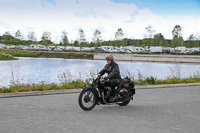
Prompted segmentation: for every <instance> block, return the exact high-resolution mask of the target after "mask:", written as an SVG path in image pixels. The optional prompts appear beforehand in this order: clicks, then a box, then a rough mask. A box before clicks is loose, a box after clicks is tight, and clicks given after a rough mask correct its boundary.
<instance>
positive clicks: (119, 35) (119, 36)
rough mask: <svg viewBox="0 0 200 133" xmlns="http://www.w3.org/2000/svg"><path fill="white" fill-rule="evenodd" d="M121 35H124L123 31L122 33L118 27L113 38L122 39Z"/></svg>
mask: <svg viewBox="0 0 200 133" xmlns="http://www.w3.org/2000/svg"><path fill="white" fill-rule="evenodd" d="M123 37H124V33H123V31H122V29H121V28H119V29H118V30H117V32H116V33H115V39H116V40H118V41H119V40H122V39H123Z"/></svg>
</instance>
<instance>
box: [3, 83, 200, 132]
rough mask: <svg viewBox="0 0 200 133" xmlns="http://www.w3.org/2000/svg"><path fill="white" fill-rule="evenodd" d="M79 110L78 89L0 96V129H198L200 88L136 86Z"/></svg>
mask: <svg viewBox="0 0 200 133" xmlns="http://www.w3.org/2000/svg"><path fill="white" fill-rule="evenodd" d="M136 93H137V94H136V95H135V97H134V101H133V102H131V103H130V104H129V105H128V106H126V107H120V106H118V105H110V106H108V105H106V106H103V105H101V106H96V107H95V108H94V110H92V111H89V112H85V111H83V110H81V109H80V107H79V106H78V102H77V97H78V93H75V94H60V95H43V96H29V97H15V98H1V99H0V133H110V132H113V133H199V132H200V87H198V86H196V87H177V88H160V89H143V90H137V92H136Z"/></svg>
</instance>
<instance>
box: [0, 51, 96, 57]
mask: <svg viewBox="0 0 200 133" xmlns="http://www.w3.org/2000/svg"><path fill="white" fill-rule="evenodd" d="M0 53H5V54H10V55H12V56H16V57H47V58H68V59H77V58H78V59H79V58H80V59H93V57H94V54H86V53H64V52H62V53H61V52H44V51H43V52H42V51H27V50H17V49H0Z"/></svg>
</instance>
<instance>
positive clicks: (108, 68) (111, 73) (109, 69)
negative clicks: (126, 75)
mask: <svg viewBox="0 0 200 133" xmlns="http://www.w3.org/2000/svg"><path fill="white" fill-rule="evenodd" d="M105 73H107V74H108V76H107V78H108V79H121V75H120V71H119V66H118V64H117V63H116V62H114V61H113V60H112V62H111V63H110V64H106V65H105V67H104V68H103V70H101V71H100V72H99V74H100V75H101V76H102V75H104V74H105Z"/></svg>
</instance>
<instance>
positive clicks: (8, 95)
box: [0, 83, 200, 98]
mask: <svg viewBox="0 0 200 133" xmlns="http://www.w3.org/2000/svg"><path fill="white" fill-rule="evenodd" d="M187 86H200V83H187V84H164V85H141V86H135V89H157V88H167V87H187ZM80 92H81V89H65V90H49V91H31V92H16V93H0V98H11V97H26V96H40V95H56V94H69V93H80Z"/></svg>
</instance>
